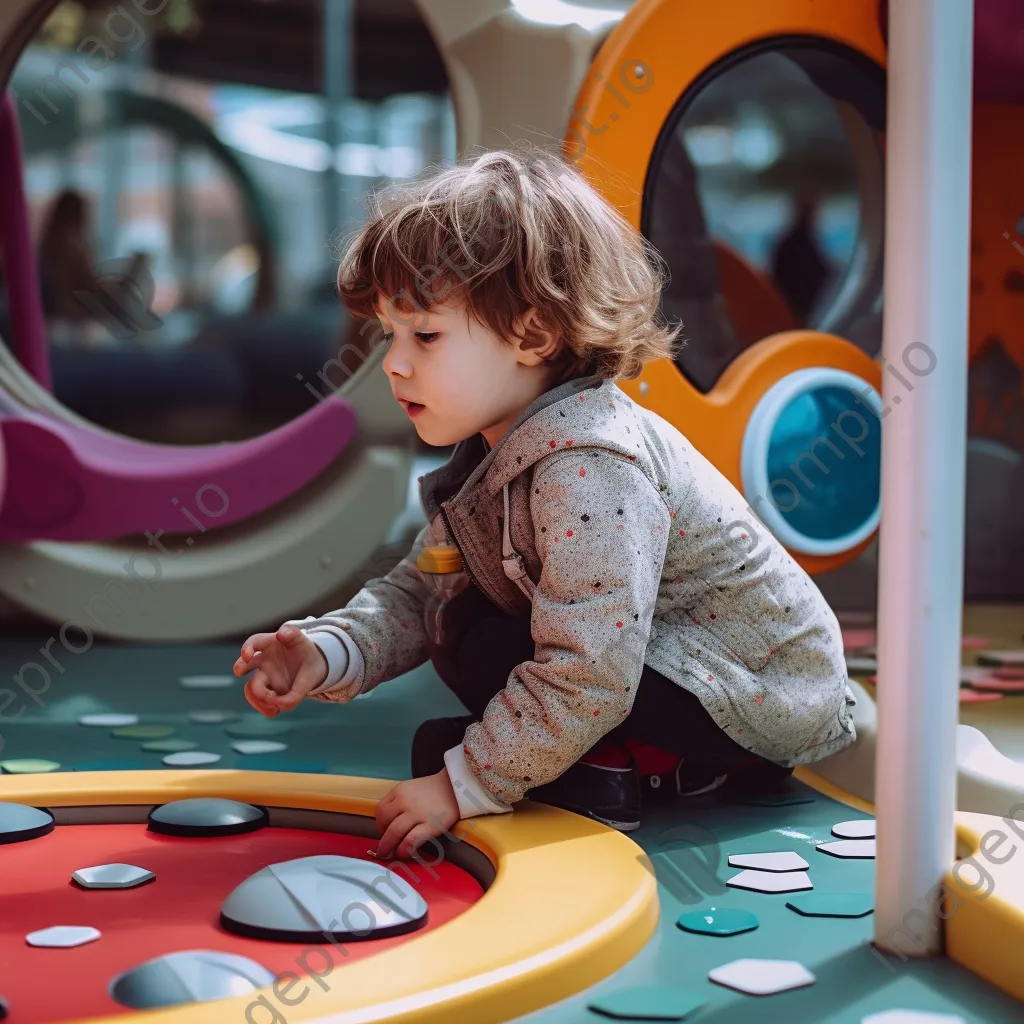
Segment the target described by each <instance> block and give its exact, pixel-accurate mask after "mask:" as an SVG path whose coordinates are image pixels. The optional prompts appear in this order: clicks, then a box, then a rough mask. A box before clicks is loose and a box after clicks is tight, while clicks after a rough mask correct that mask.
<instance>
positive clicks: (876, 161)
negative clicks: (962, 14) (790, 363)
mask: <svg viewBox="0 0 1024 1024" xmlns="http://www.w3.org/2000/svg"><path fill="white" fill-rule="evenodd" d="M884 90H885V77H884V73H883V71H882V69H881V68H879V67H878V66H877V65H875V64H874V63H872V62H871V61H869V60H867V59H866V58H865V57H863V56H862V55H860V54H858V53H856V52H855V51H853V50H850V49H847V48H845V47H842V46H839V45H838V44H834V43H831V42H829V41H827V40H822V39H815V40H809V39H792V38H782V39H774V40H766V41H763V42H761V43H758V44H755V45H753V46H751V47H747V48H744V49H743V50H739V51H737V52H736V53H733V54H731V55H730V56H729V57H727V58H726V59H724V60H722V61H720V62H719V63H718V64H716V65H714V66H713V67H711V68H709V69H708V70H707V72H705V73H704V74H703V75H702V76H701V77H700V78H699V79H698V80H697V81H696V82H694V84H693V85H692V86H691V87H690V88H689V89H688V90H687V91H686V92H685V93H684V94H683V95H682V96H681V97H680V99H679V101H678V103H677V104H676V107H675V108H674V110H673V112H672V114H671V116H670V117H669V118H668V120H667V121H666V124H665V126H664V129H663V131H662V134H661V137H660V138H659V141H658V145H657V146H656V148H655V152H654V155H653V157H652V160H651V165H650V169H649V172H648V177H647V182H646V186H645V193H644V211H643V218H642V230H643V232H644V234H645V235H646V236H647V238H648V239H650V241H651V242H652V243H653V245H654V246H655V247H656V248H657V249H658V251H659V252H660V253H661V254H662V255H663V256H664V257H665V259H666V261H667V262H668V265H669V268H670V272H671V281H670V283H669V285H668V286H667V287H666V289H665V291H664V294H663V312H664V313H665V315H666V316H667V317H668V318H670V319H672V320H676V319H679V320H682V322H683V325H684V331H683V336H684V337H685V338H686V339H687V343H686V345H685V346H684V347H683V349H682V351H681V353H680V355H679V357H678V360H677V361H678V364H679V367H680V369H681V370H682V372H683V373H684V374H685V375H686V376H687V378H688V379H690V380H691V382H693V383H694V384H695V385H696V386H697V387H698V388H700V389H701V390H704V391H707V390H710V388H711V387H712V386H713V385H714V383H715V381H716V380H717V379H718V377H719V375H720V374H721V372H722V371H723V370H724V369H725V367H726V366H727V365H728V364H729V363H730V362H732V360H733V359H734V358H735V357H736V355H737V354H738V353H739V352H740V351H742V349H743V348H745V347H746V346H747V345H749V344H752V343H753V342H755V341H758V340H760V339H761V338H764V337H767V336H768V335H770V334H774V333H777V332H778V331H783V330H791V329H794V328H798V327H806V328H811V329H815V330H822V331H827V332H829V333H833V334H838V335H840V336H842V337H846V338H848V339H850V340H851V341H853V342H854V343H855V344H857V345H859V346H860V347H862V348H864V349H865V351H867V352H868V353H869V354H871V355H874V354H876V353H877V352H878V350H879V349H880V346H881V318H880V313H881V290H882V238H883V215H882V199H883V190H884V172H883V164H882V153H881V145H880V142H881V133H882V131H883V130H884V117H885V91H884Z"/></svg>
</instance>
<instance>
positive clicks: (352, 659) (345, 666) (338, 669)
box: [306, 630, 363, 697]
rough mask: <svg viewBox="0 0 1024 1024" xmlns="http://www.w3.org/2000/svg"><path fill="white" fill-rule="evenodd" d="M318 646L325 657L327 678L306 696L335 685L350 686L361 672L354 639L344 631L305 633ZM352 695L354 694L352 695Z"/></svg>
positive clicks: (359, 656) (357, 649)
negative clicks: (339, 632)
mask: <svg viewBox="0 0 1024 1024" xmlns="http://www.w3.org/2000/svg"><path fill="white" fill-rule="evenodd" d="M306 636H307V637H309V639H310V640H311V641H312V642H313V643H315V644H316V645H317V647H319V648H320V650H321V651H322V652H323V655H324V657H325V658H326V659H327V678H326V679H325V680H324V681H323V682H322V683H321V684H320V685H319V686H318V687H317V688H316V689H315V690H310V691H309V693H308V694H307V696H310V697H312V696H314V695H315V694H318V693H323V692H324V691H325V690H331V689H334V688H335V687H338V688H339V689H344V688H345V687H351V686H352V685H353V684H354V683H355V682H356V681H357V680H358V679H359V678H360V676H361V675H362V674H363V656H362V654H361V653H360V651H359V648H358V647H357V646H356V643H355V641H354V640H353V639H352V638H351V637H349V636H346V635H345V634H344V633H343V634H341V636H339V635H338V634H337V633H334V632H328V631H326V630H323V631H321V630H318V631H317V632H315V633H314V632H310V633H307V634H306ZM353 696H354V695H353Z"/></svg>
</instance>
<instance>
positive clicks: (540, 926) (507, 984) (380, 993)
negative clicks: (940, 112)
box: [0, 769, 659, 1024]
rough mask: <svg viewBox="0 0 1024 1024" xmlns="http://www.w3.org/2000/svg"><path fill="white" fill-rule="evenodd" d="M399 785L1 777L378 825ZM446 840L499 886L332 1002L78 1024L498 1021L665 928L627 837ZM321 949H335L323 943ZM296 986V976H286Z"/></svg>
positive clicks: (102, 800)
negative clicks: (491, 872) (474, 857)
mask: <svg viewBox="0 0 1024 1024" xmlns="http://www.w3.org/2000/svg"><path fill="white" fill-rule="evenodd" d="M394 784H395V783H394V782H389V781H387V780H384V779H365V778H356V777H352V776H343V775H331V776H324V775H311V774H305V773H293V772H269V771H267V772H260V771H235V770H224V769H220V770H217V769H214V770H203V771H195V770H192V771H173V770H166V771H123V772H117V771H112V772H80V773H76V772H67V773H63V772H61V773H53V774H47V775H45V776H44V775H5V776H3V777H2V783H0V800H3V801H9V802H13V803H21V804H30V805H32V806H35V807H47V808H58V807H77V806H83V805H92V806H104V805H106V806H109V805H124V804H135V805H139V804H144V805H145V804H163V803H167V802H168V801H171V800H183V799H187V798H189V797H198V796H218V797H224V798H227V799H233V800H242V801H246V802H248V803H255V804H262V805H264V806H268V807H282V808H304V809H309V810H321V811H333V812H338V813H343V814H354V815H359V816H363V817H368V818H371V819H372V818H373V817H374V812H375V809H376V805H377V802H378V800H380V799H381V797H383V796H384V795H385V794H386V793H387V792H388V790H390V789H391V788H392V787H393V786H394ZM451 834H452V836H453V837H454V838H455V839H457V840H463V841H465V842H467V843H469V844H470V845H471V846H474V847H476V848H477V849H478V850H480V851H481V852H482V853H483V854H484V855H485V856H487V857H488V859H489V860H490V861H491V863H492V864H493V865H494V866H495V869H496V870H495V878H494V881H493V883H492V884H491V886H490V888H489V889H488V890H487V891H486V892H485V893H484V895H483V897H482V898H481V899H480V900H479V901H478V902H477V903H476V904H475V905H474V906H473V907H471V908H470V909H469V910H467V911H466V912H465V913H463V914H461V915H459V916H458V917H457V918H454V919H453V920H452V921H449V922H448V923H447V924H445V925H442V926H441V927H440V928H436V929H434V930H433V931H431V932H427V933H426V934H424V935H421V936H419V937H416V938H411V939H409V940H408V941H406V942H404V943H402V944H401V945H400V946H396V947H394V948H392V949H389V950H386V951H385V952H382V953H379V954H377V955H375V956H371V957H367V958H366V959H363V960H358V961H355V962H354V963H352V964H349V965H346V966H345V967H344V970H343V971H339V972H338V977H339V979H342V980H343V983H342V984H340V985H339V984H335V985H333V986H331V978H332V977H334V975H333V974H329V975H326V976H325V979H326V980H325V984H327V985H328V986H330V987H329V989H328V991H326V992H325V991H323V990H322V989H321V988H319V987H318V986H317V985H316V984H314V983H313V982H310V984H309V986H308V987H309V992H308V994H307V995H306V996H305V997H304V998H302V1001H301V1002H300V1003H299V1004H298V1005H295V1006H288V1004H287V1003H285V1002H284V1001H283V1000H281V999H279V998H278V997H277V996H276V994H275V991H274V986H268V987H266V988H263V989H259V990H258V991H256V992H253V993H251V994H249V995H247V996H240V997H237V998H231V999H219V1000H214V1001H212V1002H207V1003H196V1004H189V1005H188V1006H186V1007H176V1008H168V1009H165V1010H146V1011H142V1012H140V1013H131V1012H129V1013H119V1014H117V1015H114V1016H104V1017H90V1018H88V1019H85V1018H76V1024H101V1022H102V1024H115V1022H117V1024H133V1022H135V1024H143V1022H145V1024H224V1022H225V1021H226V1020H238V1021H239V1022H241V1021H245V1020H246V1016H245V1009H246V1007H247V1006H249V1005H250V1004H251V1003H252V1002H253V1001H254V1000H255V999H256V998H258V997H259V996H260V995H265V996H267V998H268V999H269V1000H270V1001H271V1002H272V1004H273V1005H274V1006H275V1008H277V1009H278V1010H279V1011H280V1013H281V1015H282V1016H283V1017H285V1018H287V1020H288V1022H289V1024H293V1022H296V1021H315V1020H320V1021H323V1022H324V1024H327V1021H329V1022H330V1024H364V1022H371V1021H393V1022H401V1024H442V1022H443V1024H451V1021H452V1020H453V1019H454V1020H470V1021H473V1022H474V1024H489V1022H494V1024H497V1022H500V1021H506V1020H509V1019H510V1018H513V1017H519V1016H522V1015H523V1014H526V1013H530V1012H532V1011H534V1010H538V1009H541V1008H543V1007H545V1006H548V1005H550V1004H551V1003H554V1002H556V1001H558V1000H561V999H565V998H567V997H568V996H571V995H574V994H576V993H577V992H580V991H582V990H584V989H586V988H589V987H590V986H592V985H594V984H596V983H597V982H599V981H601V980H602V979H604V978H606V977H607V976H608V975H609V974H611V973H612V972H614V971H616V970H618V969H619V968H620V967H622V966H623V965H624V964H626V963H627V962H628V961H629V960H631V959H632V958H633V957H634V956H635V955H636V954H637V953H639V952H640V950H641V949H642V948H643V947H644V945H645V944H646V943H647V941H648V940H649V939H650V937H651V936H652V935H653V933H654V930H655V928H656V927H657V923H658V906H659V905H658V895H657V883H656V881H655V876H654V871H653V869H652V868H651V865H650V861H649V860H648V859H647V856H646V854H645V853H644V851H643V850H642V849H641V848H640V847H639V846H637V845H636V844H635V843H634V842H633V841H632V840H631V839H629V838H627V837H626V836H624V835H622V834H621V833H619V832H616V831H614V830H612V829H610V828H605V827H604V826H603V825H600V824H598V823H596V822H592V821H590V820H588V819H586V818H583V817H580V816H579V815H575V814H570V813H568V812H565V811H561V810H558V809H557V808H553V807H547V806H544V805H541V804H531V803H529V802H524V803H523V804H521V805H520V806H518V807H517V808H516V810H515V811H514V812H513V813H512V814H502V815H490V816H481V817H479V818H473V819H469V820H468V821H460V822H459V823H458V824H457V825H456V826H455V827H454V829H453V830H452V833H451ZM0 850H2V847H0ZM429 856H430V855H427V856H425V857H424V864H427V863H429V860H428V857H429ZM412 866H413V867H414V869H415V870H416V871H417V872H419V871H421V870H426V868H425V867H420V866H419V865H417V864H415V862H413V864H412ZM323 948H325V949H329V943H328V942H327V941H326V940H325V941H324V943H323ZM287 977H288V974H287V972H285V973H284V974H282V975H279V978H284V979H287ZM281 987H282V988H283V989H285V990H286V995H287V998H288V999H290V1000H292V1001H294V1000H295V999H296V996H295V994H294V992H295V991H297V990H298V986H297V984H296V983H294V982H292V983H291V984H290V985H289V984H287V982H284V983H283V984H282V986H281ZM289 988H290V989H291V990H292V992H291V993H288V992H287V990H288V989H289ZM265 1012H266V1011H265V1010H264V1014H265ZM236 1014H237V1017H236V1016H235V1015H236Z"/></svg>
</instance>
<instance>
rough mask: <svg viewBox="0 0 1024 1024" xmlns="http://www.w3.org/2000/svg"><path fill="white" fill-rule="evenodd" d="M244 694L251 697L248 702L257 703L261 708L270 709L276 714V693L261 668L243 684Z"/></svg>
mask: <svg viewBox="0 0 1024 1024" xmlns="http://www.w3.org/2000/svg"><path fill="white" fill-rule="evenodd" d="M245 692H246V695H247V696H249V697H251V698H252V701H250V703H254V704H255V705H259V706H261V707H262V708H268V709H272V710H273V712H274V714H275V715H276V714H277V694H276V693H275V691H274V688H273V686H272V685H271V681H270V679H269V677H268V676H267V673H266V672H264V671H263V670H262V669H260V670H259V671H257V672H256V674H255V675H254V676H253V677H252V679H250V680H249V682H248V683H246V685H245Z"/></svg>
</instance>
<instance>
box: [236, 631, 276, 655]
mask: <svg viewBox="0 0 1024 1024" xmlns="http://www.w3.org/2000/svg"><path fill="white" fill-rule="evenodd" d="M275 639H276V634H274V633H253V635H252V636H251V637H249V639H248V640H246V641H245V643H244V644H242V657H243V658H244V659H245V660H246V661H249V660H250V659H251V658H252V656H253V655H254V654H255V653H256V652H257V651H262V650H263V649H264V648H266V647H268V646H269V645H270V643H271V641H273V640H275Z"/></svg>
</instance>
